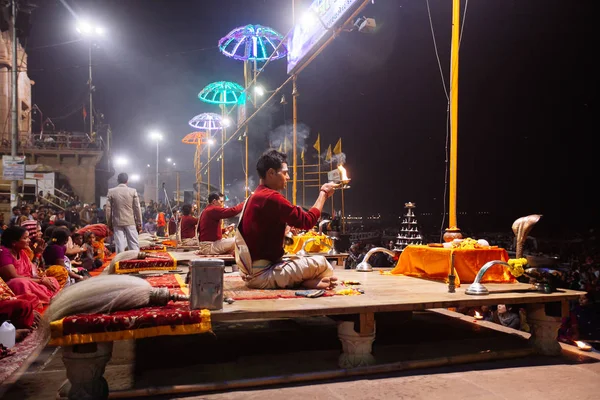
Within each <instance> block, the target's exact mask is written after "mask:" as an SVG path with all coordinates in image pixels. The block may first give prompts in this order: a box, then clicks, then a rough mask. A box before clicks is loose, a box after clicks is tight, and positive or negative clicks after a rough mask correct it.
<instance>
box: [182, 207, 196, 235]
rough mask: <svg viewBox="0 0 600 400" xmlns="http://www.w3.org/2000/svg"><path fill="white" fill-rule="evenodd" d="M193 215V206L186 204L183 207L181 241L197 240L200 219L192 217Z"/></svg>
mask: <svg viewBox="0 0 600 400" xmlns="http://www.w3.org/2000/svg"><path fill="white" fill-rule="evenodd" d="M191 214H192V206H191V205H189V204H184V205H183V206H181V220H180V221H179V227H180V232H181V240H186V239H194V238H196V232H197V230H198V218H196V217H194V216H192V215H191Z"/></svg>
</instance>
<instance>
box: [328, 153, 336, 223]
mask: <svg viewBox="0 0 600 400" xmlns="http://www.w3.org/2000/svg"><path fill="white" fill-rule="evenodd" d="M329 170H330V171H332V170H333V158H332V159H331V161H329ZM334 212H335V210H334V209H333V194H332V195H331V218H332V219H333V214H334Z"/></svg>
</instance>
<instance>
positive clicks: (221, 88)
mask: <svg viewBox="0 0 600 400" xmlns="http://www.w3.org/2000/svg"><path fill="white" fill-rule="evenodd" d="M243 92H244V88H243V87H242V86H241V85H239V84H237V83H235V82H227V81H219V82H213V83H210V84H208V85H206V86H205V87H204V89H202V91H200V93H198V98H199V99H200V100H202V101H204V102H206V103H211V104H218V105H223V104H227V105H233V104H237V103H238V100H239V98H240V96H241V95H242V93H243Z"/></svg>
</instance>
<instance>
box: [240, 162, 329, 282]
mask: <svg viewBox="0 0 600 400" xmlns="http://www.w3.org/2000/svg"><path fill="white" fill-rule="evenodd" d="M256 170H257V171H258V175H259V177H260V184H259V186H258V187H257V188H256V190H255V191H254V193H253V194H252V195H251V196H250V197H249V198H248V201H247V204H246V206H245V208H244V211H243V214H242V217H241V221H240V224H239V226H238V234H236V262H237V264H238V266H239V267H240V270H241V273H242V276H243V277H244V279H245V280H246V283H247V285H248V287H251V288H260V289H275V288H291V287H296V286H303V287H306V288H318V289H327V288H331V287H333V286H335V282H336V281H337V278H335V277H334V276H333V267H332V266H331V264H329V262H328V261H327V260H326V259H325V257H323V256H311V257H300V256H292V257H289V258H285V257H283V255H284V250H283V238H284V234H285V228H286V225H289V226H292V227H295V228H300V229H306V230H308V229H311V228H313V227H314V226H315V225H316V224H317V221H318V219H319V217H320V216H321V210H322V209H323V205H324V204H325V200H327V199H328V198H329V197H330V196H331V195H332V194H333V192H334V190H335V188H336V186H337V185H335V184H333V183H326V184H324V185H323V186H322V187H321V190H320V191H319V197H318V198H317V201H316V202H315V204H314V205H313V206H312V207H311V209H310V210H308V211H304V210H303V209H302V208H301V207H299V206H294V205H292V204H291V203H290V202H289V201H288V200H287V199H286V198H285V197H283V195H282V194H281V193H280V192H279V191H281V190H283V189H285V187H286V185H287V181H288V180H289V179H290V176H289V175H288V166H287V156H286V155H285V154H283V153H280V152H278V151H277V150H267V151H266V152H265V153H264V154H263V155H262V156H261V157H260V159H259V160H258V163H257V165H256Z"/></svg>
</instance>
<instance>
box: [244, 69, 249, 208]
mask: <svg viewBox="0 0 600 400" xmlns="http://www.w3.org/2000/svg"><path fill="white" fill-rule="evenodd" d="M248 65H249V64H248V61H244V88H245V89H246V101H247V100H248ZM244 108H246V104H244ZM245 112H248V109H247V108H246V110H245ZM244 115H245V113H244ZM244 141H245V146H246V156H245V157H246V158H245V161H244V162H245V163H246V167H245V171H244V172H245V176H246V198H248V194H249V193H250V188H249V187H248V124H246V125H244Z"/></svg>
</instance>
